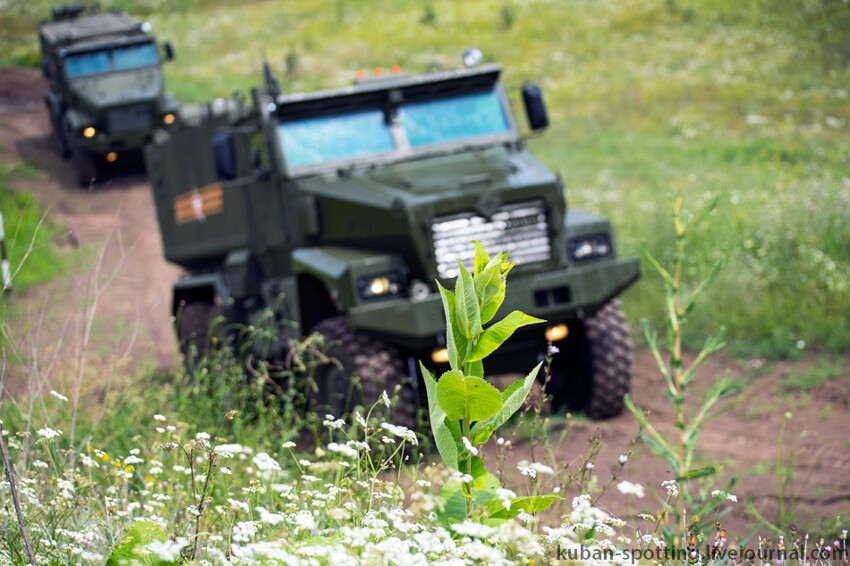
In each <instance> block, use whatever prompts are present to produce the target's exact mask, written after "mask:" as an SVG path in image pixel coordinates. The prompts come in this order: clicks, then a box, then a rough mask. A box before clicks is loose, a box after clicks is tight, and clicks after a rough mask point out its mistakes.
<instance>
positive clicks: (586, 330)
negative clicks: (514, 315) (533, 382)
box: [548, 300, 632, 419]
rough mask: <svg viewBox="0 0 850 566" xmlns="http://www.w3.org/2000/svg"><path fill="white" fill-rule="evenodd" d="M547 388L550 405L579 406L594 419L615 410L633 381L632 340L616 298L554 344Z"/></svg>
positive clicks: (602, 417) (611, 413) (568, 407)
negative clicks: (550, 400) (555, 348)
mask: <svg viewBox="0 0 850 566" xmlns="http://www.w3.org/2000/svg"><path fill="white" fill-rule="evenodd" d="M555 345H556V346H557V347H558V348H559V349H560V353H558V354H556V355H555V357H554V358H553V360H552V378H551V381H550V383H549V386H548V393H549V394H550V395H552V407H553V409H567V410H574V411H582V412H584V413H586V414H587V415H588V416H590V417H591V418H594V419H606V418H610V417H614V416H617V415H619V414H620V413H621V412H622V411H623V408H624V406H625V405H624V403H623V397H624V396H625V395H626V394H627V393H628V392H629V391H630V389H631V382H632V343H631V339H630V337H629V325H628V323H627V322H626V318H625V316H624V315H623V311H622V308H621V303H620V301H619V300H613V301H611V302H610V303H608V304H607V305H605V306H604V307H603V308H602V309H601V310H600V311H598V312H597V313H596V314H594V315H593V316H592V317H589V318H587V319H585V320H584V321H582V322H579V323H577V324H574V325H573V326H571V327H570V335H569V336H567V338H565V339H564V340H561V341H559V342H557V343H556V344H555Z"/></svg>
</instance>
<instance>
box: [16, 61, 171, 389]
mask: <svg viewBox="0 0 850 566" xmlns="http://www.w3.org/2000/svg"><path fill="white" fill-rule="evenodd" d="M44 89H45V85H44V82H43V81H42V79H41V77H40V76H39V75H38V73H37V72H35V71H33V70H29V69H2V70H0V159H2V160H3V161H5V162H14V161H23V162H24V163H26V164H28V165H29V166H31V168H32V169H33V173H32V174H31V175H30V174H27V175H21V176H19V177H18V178H17V179H16V180H15V181H14V184H13V187H14V188H19V189H22V190H26V191H28V192H31V193H33V194H34V195H35V197H36V199H37V200H38V201H39V202H40V203H41V205H42V206H43V207H44V208H45V209H46V210H47V213H48V215H49V217H50V218H51V219H52V220H53V221H55V222H56V223H58V224H59V225H61V226H62V227H63V236H62V238H61V242H60V243H61V245H62V246H64V247H66V248H68V249H67V250H66V257H67V258H68V260H69V263H70V264H71V267H70V269H69V272H68V275H67V276H65V277H62V278H61V279H60V280H58V281H55V282H52V283H51V284H50V285H47V286H44V287H42V288H36V289H31V290H27V291H26V292H25V293H24V294H23V296H21V295H20V294H18V295H17V296H16V297H15V300H16V307H18V306H20V304H21V302H23V304H24V305H25V307H26V308H24V309H23V310H22V311H21V312H19V314H20V319H21V322H22V324H21V325H20V326H17V327H15V328H13V330H18V331H19V332H18V338H19V339H20V341H21V342H22V348H23V349H24V353H25V355H26V357H32V356H31V355H32V350H33V348H37V350H38V355H39V358H40V360H39V362H40V363H39V365H40V366H41V367H42V368H44V367H46V364H49V361H50V360H52V359H54V356H55V359H56V363H57V366H54V368H53V371H54V372H55V373H56V375H57V376H58V375H62V374H65V373H67V372H68V371H75V368H74V367H73V366H75V365H76V363H77V357H78V356H77V354H78V352H79V349H80V346H81V344H82V343H83V340H85V335H86V328H87V327H89V326H90V327H91V328H90V330H91V331H90V332H89V338H88V347H87V353H86V357H87V360H86V361H87V362H88V363H90V364H93V365H94V366H101V367H103V364H107V365H108V366H114V365H115V364H121V363H124V362H128V363H133V364H138V363H151V362H153V363H156V364H159V365H171V364H172V363H173V362H174V360H175V343H174V337H173V331H172V329H171V324H170V321H169V315H170V310H169V309H170V304H169V299H170V297H169V289H170V286H171V284H172V282H173V281H174V280H175V279H176V278H177V277H178V274H179V270H178V268H177V267H175V266H173V265H170V264H168V263H167V262H166V261H165V259H164V258H163V255H162V244H161V241H160V237H159V228H158V226H157V222H156V218H155V216H154V207H153V201H152V198H151V192H150V188H149V187H148V185H147V182H146V180H145V177H144V172H143V170H142V169H141V167H140V164H138V163H136V164H134V165H135V166H134V168H133V170H131V171H130V172H129V173H127V174H122V175H117V176H114V177H113V178H111V179H108V180H106V181H105V182H104V183H101V184H98V185H96V186H94V187H92V188H91V189H90V190H85V189H79V188H77V186H76V184H75V181H74V171H73V168H72V166H71V164H70V162H68V161H64V160H62V159H61V157H60V156H59V155H58V154H57V152H56V151H55V150H54V149H53V148H52V147H51V144H50V143H49V138H48V136H49V122H48V118H47V114H46V111H45V110H44V104H43V102H42V94H43V92H44ZM36 253H37V252H36ZM92 314H93V315H94V316H93V317H92V316H91V315H92ZM89 320H92V321H93V322H92V324H91V325H89V324H88V322H89ZM31 361H32V362H35V361H36V360H31ZM63 366H67V367H64V368H63Z"/></svg>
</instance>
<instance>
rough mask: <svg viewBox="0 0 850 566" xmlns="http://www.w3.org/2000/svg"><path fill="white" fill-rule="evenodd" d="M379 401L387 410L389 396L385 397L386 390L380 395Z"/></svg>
mask: <svg viewBox="0 0 850 566" xmlns="http://www.w3.org/2000/svg"><path fill="white" fill-rule="evenodd" d="M380 401H381V403H383V405H384V407H387V408H389V407H390V397H389V395H387V392H386V390H384V392H383V393H381V399H380Z"/></svg>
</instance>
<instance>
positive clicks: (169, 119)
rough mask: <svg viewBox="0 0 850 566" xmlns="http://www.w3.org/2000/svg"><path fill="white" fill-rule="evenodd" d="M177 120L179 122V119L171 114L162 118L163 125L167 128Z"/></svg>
mask: <svg viewBox="0 0 850 566" xmlns="http://www.w3.org/2000/svg"><path fill="white" fill-rule="evenodd" d="M175 120H177V117H176V116H175V115H174V114H172V113H171V112H169V113H168V114H166V115H165V116H163V117H162V123H163V124H165V125H166V126H170V125H171V124H173V123H174V121H175Z"/></svg>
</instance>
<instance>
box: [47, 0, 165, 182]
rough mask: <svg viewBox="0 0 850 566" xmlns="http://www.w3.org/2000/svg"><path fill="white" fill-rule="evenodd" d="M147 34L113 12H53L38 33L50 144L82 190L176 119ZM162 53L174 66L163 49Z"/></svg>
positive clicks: (76, 9)
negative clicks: (100, 172)
mask: <svg viewBox="0 0 850 566" xmlns="http://www.w3.org/2000/svg"><path fill="white" fill-rule="evenodd" d="M149 32H150V25H149V24H146V23H142V22H140V21H138V20H136V19H135V18H132V17H130V16H128V15H126V14H124V13H122V12H120V11H117V10H112V11H108V12H102V13H88V12H87V11H86V10H85V9H84V8H83V7H82V6H80V5H66V6H57V7H55V8H53V13H52V19H51V20H50V21H45V22H42V23H41V25H40V26H39V28H38V35H39V40H40V43H41V55H42V71H43V73H44V76H45V78H46V79H47V80H48V83H49V89H48V91H47V94H46V95H45V97H44V101H45V103H46V105H47V111H48V113H49V114H50V123H51V128H52V135H53V141H54V143H55V144H56V145H57V146H58V148H59V150H60V152H61V153H62V156H63V157H66V158H68V157H73V159H74V164H75V166H76V169H77V180H78V182H79V183H80V185H82V186H86V185H89V184H90V183H92V181H93V180H94V179H96V178H97V176H98V170H99V168H100V166H101V165H102V164H103V163H104V162H107V163H113V162H115V161H117V160H118V159H119V158H120V157H121V156H122V155H123V154H124V153H125V152H128V151H131V150H136V151H139V150H140V149H141V147H142V146H143V145H144V144H145V143H147V142H149V141H150V138H151V134H152V132H153V130H154V128H157V127H170V126H173V125H174V122H175V121H176V119H177V103H176V102H175V101H174V99H173V98H172V97H171V96H170V95H169V94H167V93H166V92H165V91H164V88H163V78H162V69H161V60H160V55H159V49H158V47H157V44H156V41H155V39H154V38H153V36H151V35H150V33H149ZM163 50H164V52H165V57H166V58H167V59H172V58H173V56H174V52H173V49H172V48H171V45H170V44H168V43H166V44H165V45H164V49H163Z"/></svg>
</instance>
